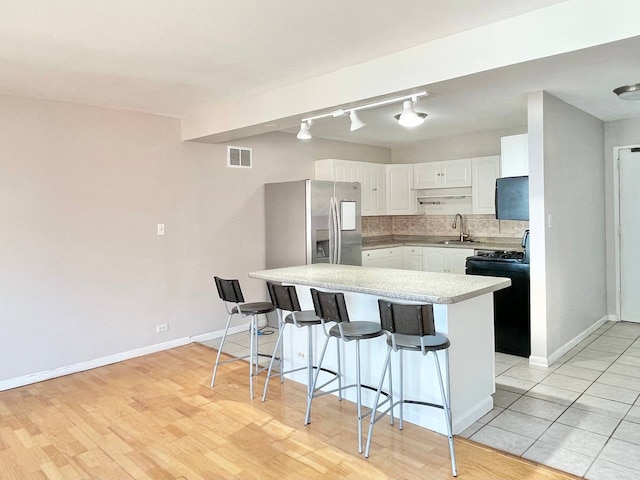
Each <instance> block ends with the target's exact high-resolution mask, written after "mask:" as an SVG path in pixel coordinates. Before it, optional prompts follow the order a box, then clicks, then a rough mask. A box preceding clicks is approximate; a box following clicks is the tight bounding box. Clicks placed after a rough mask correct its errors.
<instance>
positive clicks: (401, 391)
mask: <svg viewBox="0 0 640 480" xmlns="http://www.w3.org/2000/svg"><path fill="white" fill-rule="evenodd" d="M398 428H399V429H400V430H402V429H403V428H404V351H403V350H400V424H399V425H398Z"/></svg>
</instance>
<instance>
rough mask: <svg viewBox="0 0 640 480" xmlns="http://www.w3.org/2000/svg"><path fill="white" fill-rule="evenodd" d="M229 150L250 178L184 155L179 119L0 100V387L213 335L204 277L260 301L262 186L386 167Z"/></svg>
mask: <svg viewBox="0 0 640 480" xmlns="http://www.w3.org/2000/svg"><path fill="white" fill-rule="evenodd" d="M234 144H236V145H243V146H249V147H253V149H254V150H253V154H254V168H253V169H250V170H245V169H230V168H227V167H226V146H225V145H207V144H199V143H183V142H181V140H180V122H179V121H178V120H176V119H169V118H164V117H159V116H153V115H144V114H138V113H131V112H124V111H115V110H107V109H100V108H94V107H87V106H79V105H74V104H68V103H62V102H50V101H42V100H34V99H24V98H16V97H8V96H0V218H2V220H3V221H2V228H0V265H2V275H0V319H1V322H2V335H0V352H2V362H0V387H1V386H2V385H3V381H4V385H7V384H9V383H10V382H8V380H11V379H16V378H18V377H20V378H23V377H25V376H28V375H31V374H35V373H39V372H44V371H47V370H51V369H56V368H63V367H67V366H70V365H74V364H77V363H82V362H89V361H91V360H94V359H99V358H102V357H108V356H112V355H115V354H118V353H121V352H128V351H131V350H134V349H139V348H143V347H147V346H151V345H154V344H158V343H161V342H167V341H170V340H174V339H183V338H188V337H190V336H193V335H198V334H202V333H205V332H210V331H216V330H220V329H221V328H223V326H224V321H225V320H226V315H225V313H224V309H223V306H222V304H221V302H220V301H219V300H218V298H217V295H216V293H215V287H214V286H213V275H220V276H226V277H234V278H238V279H240V281H241V284H242V286H243V290H244V292H245V296H246V297H247V298H256V299H258V298H259V299H263V298H265V292H264V285H263V283H262V282H259V281H257V280H251V279H249V278H248V277H247V273H248V272H249V271H251V270H255V269H261V268H264V250H265V248H264V203H263V185H264V183H266V182H272V181H283V180H298V179H302V178H311V177H312V175H313V160H315V159H318V158H323V157H325V156H331V157H337V158H356V157H358V154H361V155H362V157H363V158H366V159H376V160H377V161H386V162H389V161H390V151H389V150H388V149H381V148H376V147H365V146H362V145H354V144H343V143H338V142H329V141H323V140H317V139H314V140H312V141H311V142H300V141H298V140H296V138H295V136H293V135H286V134H269V135H262V136H258V137H253V138H249V139H245V140H243V141H236V142H234ZM157 223H164V224H165V225H166V235H165V236H163V237H160V236H157V235H156V224H157ZM159 323H169V331H168V332H166V333H163V334H156V333H155V326H156V324H159Z"/></svg>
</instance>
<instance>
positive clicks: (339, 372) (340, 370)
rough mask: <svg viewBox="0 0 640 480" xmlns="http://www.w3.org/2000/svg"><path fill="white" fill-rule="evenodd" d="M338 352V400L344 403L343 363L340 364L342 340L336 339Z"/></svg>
mask: <svg viewBox="0 0 640 480" xmlns="http://www.w3.org/2000/svg"><path fill="white" fill-rule="evenodd" d="M336 352H337V356H338V400H340V401H342V363H340V340H339V339H338V338H336Z"/></svg>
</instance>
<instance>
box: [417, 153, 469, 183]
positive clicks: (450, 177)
mask: <svg viewBox="0 0 640 480" xmlns="http://www.w3.org/2000/svg"><path fill="white" fill-rule="evenodd" d="M413 168H414V177H415V184H414V188H416V189H430V188H456V187H470V186H471V159H470V158H465V159H462V160H448V161H446V162H428V163H417V164H415V165H414V166H413Z"/></svg>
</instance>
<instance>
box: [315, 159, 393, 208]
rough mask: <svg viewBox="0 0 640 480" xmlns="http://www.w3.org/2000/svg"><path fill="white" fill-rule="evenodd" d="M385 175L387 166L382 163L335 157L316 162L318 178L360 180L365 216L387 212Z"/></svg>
mask: <svg viewBox="0 0 640 480" xmlns="http://www.w3.org/2000/svg"><path fill="white" fill-rule="evenodd" d="M385 176H386V170H385V166H384V164H380V163H368V162H355V161H352V160H338V159H333V158H331V159H326V160H316V162H315V179H316V180H330V181H334V182H360V185H361V193H362V206H361V208H362V210H361V211H362V215H363V216H370V215H384V214H385V212H386V210H385Z"/></svg>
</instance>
